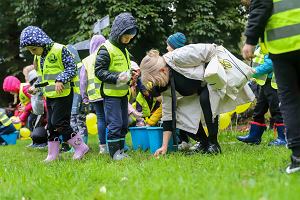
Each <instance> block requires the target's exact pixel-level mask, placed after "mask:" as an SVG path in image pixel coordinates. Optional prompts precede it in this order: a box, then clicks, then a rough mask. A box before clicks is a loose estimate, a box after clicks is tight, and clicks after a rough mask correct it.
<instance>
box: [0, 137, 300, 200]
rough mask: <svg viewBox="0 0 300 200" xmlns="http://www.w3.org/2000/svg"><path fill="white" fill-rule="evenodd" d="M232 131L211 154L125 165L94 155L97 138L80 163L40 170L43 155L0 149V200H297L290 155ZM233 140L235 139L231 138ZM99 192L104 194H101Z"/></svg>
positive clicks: (134, 158) (66, 158) (65, 158)
mask: <svg viewBox="0 0 300 200" xmlns="http://www.w3.org/2000/svg"><path fill="white" fill-rule="evenodd" d="M236 134H237V133H233V132H226V133H225V132H224V133H221V134H220V142H221V146H222V150H223V154H221V155H218V156H207V155H201V154H198V155H193V156H184V155H182V154H181V153H173V154H169V155H167V156H165V157H161V158H160V159H155V158H153V157H152V156H151V155H150V153H149V152H141V151H137V152H133V151H130V152H129V154H130V156H131V158H130V159H128V160H124V161H119V162H115V161H112V160H111V159H110V158H109V156H108V155H98V146H97V137H96V136H91V137H90V138H89V140H90V141H89V146H90V147H91V152H90V153H89V154H88V155H87V156H86V157H85V158H84V159H83V160H82V161H73V160H71V154H68V153H65V154H63V155H62V159H61V160H60V161H57V162H54V163H51V164H44V163H42V162H41V161H42V160H43V159H45V157H46V155H47V152H46V150H35V149H28V148H26V147H25V146H26V145H27V144H29V143H30V141H18V143H17V145H15V146H5V147H0V199H1V200H3V199H19V200H28V199H32V200H35V199H38V200H40V199H47V200H48V199H55V200H60V199H63V200H65V199H117V200H120V199H130V200H131V199H151V200H152V199H172V200H173V199H188V200H190V199H258V200H267V199H270V200H273V199H280V200H282V199H289V200H290V199H299V198H300V195H299V194H300V173H298V174H292V175H286V174H285V173H284V170H285V167H286V166H287V164H288V163H289V155H290V151H289V150H288V149H286V148H285V147H280V148H276V147H268V146H267V143H268V142H269V141H270V140H271V139H272V137H273V136H272V133H271V132H270V133H269V134H265V135H264V138H263V143H262V144H261V145H258V146H249V145H245V144H242V143H240V142H236V139H235V136H236ZM239 134H241V133H239ZM105 189H106V192H104V190H105Z"/></svg>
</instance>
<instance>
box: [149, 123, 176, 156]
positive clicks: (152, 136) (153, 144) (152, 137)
mask: <svg viewBox="0 0 300 200" xmlns="http://www.w3.org/2000/svg"><path fill="white" fill-rule="evenodd" d="M147 132H148V138H149V145H150V152H151V153H152V154H154V153H155V151H156V150H157V149H159V148H160V147H161V145H162V141H163V128H162V127H155V126H153V127H148V128H147ZM168 151H174V148H173V137H171V138H170V141H169V144H168Z"/></svg>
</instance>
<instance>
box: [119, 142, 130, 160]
mask: <svg viewBox="0 0 300 200" xmlns="http://www.w3.org/2000/svg"><path fill="white" fill-rule="evenodd" d="M120 147H121V151H123V155H124V157H129V156H128V154H126V153H125V152H127V151H128V150H129V147H128V146H127V145H126V143H125V138H124V139H123V140H120Z"/></svg>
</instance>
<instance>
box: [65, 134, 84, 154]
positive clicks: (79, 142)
mask: <svg viewBox="0 0 300 200" xmlns="http://www.w3.org/2000/svg"><path fill="white" fill-rule="evenodd" d="M72 135H73V134H72ZM68 143H69V144H70V145H71V146H72V147H73V148H74V149H75V153H74V155H73V159H74V160H80V159H81V158H82V157H83V156H84V154H86V153H87V152H88V151H89V147H88V146H87V145H86V144H85V143H84V141H83V139H82V138H81V136H80V134H76V135H75V136H74V137H72V138H71V139H69V140H68Z"/></svg>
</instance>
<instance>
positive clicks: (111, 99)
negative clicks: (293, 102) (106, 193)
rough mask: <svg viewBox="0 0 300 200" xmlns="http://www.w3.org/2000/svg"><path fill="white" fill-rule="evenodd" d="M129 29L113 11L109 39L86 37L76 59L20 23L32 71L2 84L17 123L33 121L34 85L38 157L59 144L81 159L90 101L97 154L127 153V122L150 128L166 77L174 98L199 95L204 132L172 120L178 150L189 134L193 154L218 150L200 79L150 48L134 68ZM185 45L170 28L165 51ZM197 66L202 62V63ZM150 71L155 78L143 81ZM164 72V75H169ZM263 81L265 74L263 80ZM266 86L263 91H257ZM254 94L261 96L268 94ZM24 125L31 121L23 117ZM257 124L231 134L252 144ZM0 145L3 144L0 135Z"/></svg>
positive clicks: (55, 151)
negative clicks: (43, 132) (41, 114)
mask: <svg viewBox="0 0 300 200" xmlns="http://www.w3.org/2000/svg"><path fill="white" fill-rule="evenodd" d="M137 34H138V27H137V24H136V20H135V19H134V17H133V16H132V15H131V14H130V13H121V14H119V15H118V16H117V17H116V18H115V19H114V22H113V24H112V27H111V32H110V35H109V38H108V39H107V40H106V39H105V38H104V37H103V36H101V35H94V36H93V37H92V39H91V41H90V48H89V53H90V55H89V56H88V57H86V58H84V59H82V60H81V59H80V57H79V55H78V52H77V51H76V49H74V47H72V46H71V45H68V46H64V45H62V44H59V43H56V42H54V41H53V40H52V39H51V38H50V37H49V36H48V35H47V34H46V33H45V32H44V31H42V30H41V29H40V28H38V27H35V26H28V27H26V28H25V29H24V30H23V31H22V33H21V36H20V47H21V48H26V49H27V50H29V51H30V52H31V53H32V54H33V55H34V62H33V66H32V67H31V68H32V69H27V70H28V71H30V72H29V74H28V76H26V75H25V79H26V80H28V82H29V83H21V82H20V81H19V80H18V79H17V78H16V77H14V76H8V77H6V78H5V80H4V83H3V89H4V91H6V92H10V93H11V94H13V95H14V96H15V97H17V95H18V96H19V100H20V102H21V106H20V110H21V111H22V114H21V115H20V116H19V118H18V120H19V121H21V122H25V121H26V120H27V118H28V117H29V118H30V116H32V118H33V119H34V120H33V121H36V116H35V115H34V114H33V113H32V108H31V107H32V106H31V103H30V98H31V96H32V95H35V94H36V93H37V92H38V89H37V87H36V86H37V85H42V90H43V95H44V97H45V113H46V115H47V117H46V118H47V120H46V124H47V126H46V127H47V135H48V137H47V140H48V156H47V158H46V159H45V162H52V161H54V160H56V159H58V156H59V149H60V144H61V143H62V142H63V143H66V144H69V145H71V146H72V151H73V152H74V155H73V159H75V160H78V159H81V158H82V157H84V155H85V154H86V153H87V152H88V151H89V147H88V146H87V128H86V124H85V116H86V114H87V112H89V111H90V107H91V106H90V105H92V107H93V110H94V111H95V113H96V115H97V125H98V136H99V153H100V154H103V153H109V154H110V156H111V158H113V159H114V160H122V159H124V158H126V157H128V155H127V154H126V153H125V151H126V147H125V136H126V133H127V131H128V126H157V125H158V123H159V121H160V120H161V118H162V113H163V109H165V108H163V104H162V101H165V102H166V101H167V100H168V99H167V98H165V99H162V96H161V93H162V92H165V91H166V90H167V87H168V86H170V84H171V83H170V80H171V82H172V80H174V81H175V89H176V91H177V92H179V93H180V94H181V95H183V96H190V95H193V94H197V95H200V104H201V107H202V111H203V113H204V118H205V122H206V126H207V127H208V132H209V134H208V136H207V135H206V134H205V132H204V130H203V127H202V124H201V122H200V125H199V123H198V124H197V125H196V127H198V128H197V130H194V131H190V130H189V131H187V129H186V128H182V129H181V128H180V124H179V129H180V130H179V143H180V145H179V146H180V148H181V149H189V148H190V147H191V145H188V144H189V137H191V138H193V139H195V140H196V141H198V142H199V143H198V145H197V146H196V147H195V148H194V151H195V152H201V153H210V154H218V153H221V147H220V145H219V143H218V140H217V134H218V116H216V117H214V118H213V116H212V112H211V110H210V103H209V95H208V89H207V87H206V86H205V85H204V86H203V84H202V82H201V81H198V80H192V79H190V78H187V77H184V76H183V75H182V74H180V73H178V72H176V71H175V70H171V69H169V68H168V67H165V66H167V65H166V61H164V60H163V59H162V57H159V56H158V54H157V53H156V52H154V51H152V54H151V52H150V54H151V56H148V57H147V56H146V57H145V58H144V59H143V61H142V63H141V69H140V68H139V66H138V65H137V64H136V63H135V62H133V61H132V58H131V55H130V53H129V52H128V50H127V46H128V44H129V43H130V42H131V41H132V40H134V39H135V37H136V35H137ZM185 43H186V38H185V36H184V34H182V33H179V32H178V33H175V34H173V35H171V36H170V37H168V40H167V50H168V51H169V52H171V51H173V50H175V49H177V48H181V47H183V46H184V45H185ZM208 48H211V49H212V52H213V49H214V46H213V45H211V46H207V49H208ZM262 63H263V62H261V63H259V64H262ZM204 64H205V62H203V66H204ZM160 67H161V68H160ZM152 68H153V69H152ZM150 70H152V71H150ZM155 70H157V71H155ZM169 70H170V71H169ZM25 71H26V70H25ZM268 72H269V71H268ZM34 73H35V74H34ZM155 73H156V74H155ZM26 74H27V73H26ZM153 74H155V75H153ZM170 74H171V75H170ZM34 75H35V76H34ZM151 76H155V77H152V79H151ZM160 76H161V77H160ZM169 77H172V78H170V80H169ZM269 82H270V81H269V79H267V82H266V83H269ZM186 84H187V85H186ZM189 86H191V87H189ZM164 87H165V88H164ZM266 90H267V89H264V91H265V93H266V92H267V91H266ZM261 93H262V94H261V95H262V96H263V95H265V96H268V95H267V94H265V93H263V92H261ZM268 97H269V96H268ZM270 98H273V97H270ZM15 99H16V98H15ZM197 101H199V99H198V100H197ZM271 101H272V102H273V103H274V104H276V103H277V104H278V101H277V102H275V101H276V100H270V101H269V102H271ZM259 102H260V101H259ZM170 104H171V99H170ZM267 105H270V103H269V104H268V103H267V102H264V105H262V106H261V107H263V108H261V109H264V110H263V112H260V113H261V114H262V115H263V114H264V113H265V110H267V109H268V108H267ZM272 106H273V104H272ZM270 107H271V105H270ZM272 108H273V107H272ZM273 110H274V109H273ZM274 112H276V113H274V115H273V116H274V117H275V116H278V120H276V123H275V125H276V128H277V131H278V138H279V139H280V140H277V141H275V143H274V144H280V145H281V144H285V143H284V141H285V139H284V127H283V123H282V118H281V116H280V115H279V114H278V113H277V112H278V108H276V111H274ZM279 112H280V111H279ZM256 113H258V111H257V112H256ZM257 115H258V114H257ZM257 115H256V116H257ZM0 116H1V117H0V121H1V124H2V126H5V127H7V131H9V132H13V131H15V129H14V127H13V125H12V124H11V123H7V118H6V117H5V114H4V113H3V112H0ZM34 116H35V117H34ZM254 118H255V117H254ZM172 120H173V118H172ZM172 120H170V119H166V117H165V119H162V121H163V124H162V126H163V128H164V131H166V132H167V133H168V134H169V133H170V132H171V131H172V130H173V128H174V127H173V122H172ZM28 121H30V119H28ZM17 122H18V121H14V122H13V123H17ZM29 124H35V123H33V122H29ZM46 124H43V125H41V126H40V127H44V126H45V125H46ZM263 124H264V121H263V120H262V121H257V120H256V121H255V122H253V123H252V125H251V130H250V134H249V135H248V136H246V137H239V138H238V139H239V140H241V141H243V142H247V143H256V144H258V143H260V138H261V134H262V132H263V130H264V126H263ZM2 126H1V129H0V130H1V131H0V134H6V132H3V131H2ZM29 127H31V130H33V128H36V127H34V126H33V125H29ZM194 132H195V133H194ZM193 133H194V134H193ZM188 136H189V137H188ZM169 138H170V136H167V137H166V136H165V135H164V144H168V143H165V139H166V141H167V140H168V139H169ZM1 142H2V143H3V141H2V140H1V137H0V143H1ZM164 144H163V145H164ZM107 147H108V148H107ZM165 152H166V149H165V148H163V147H162V148H161V149H159V150H158V151H157V153H156V155H159V154H161V153H162V154H164V153H165Z"/></svg>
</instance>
